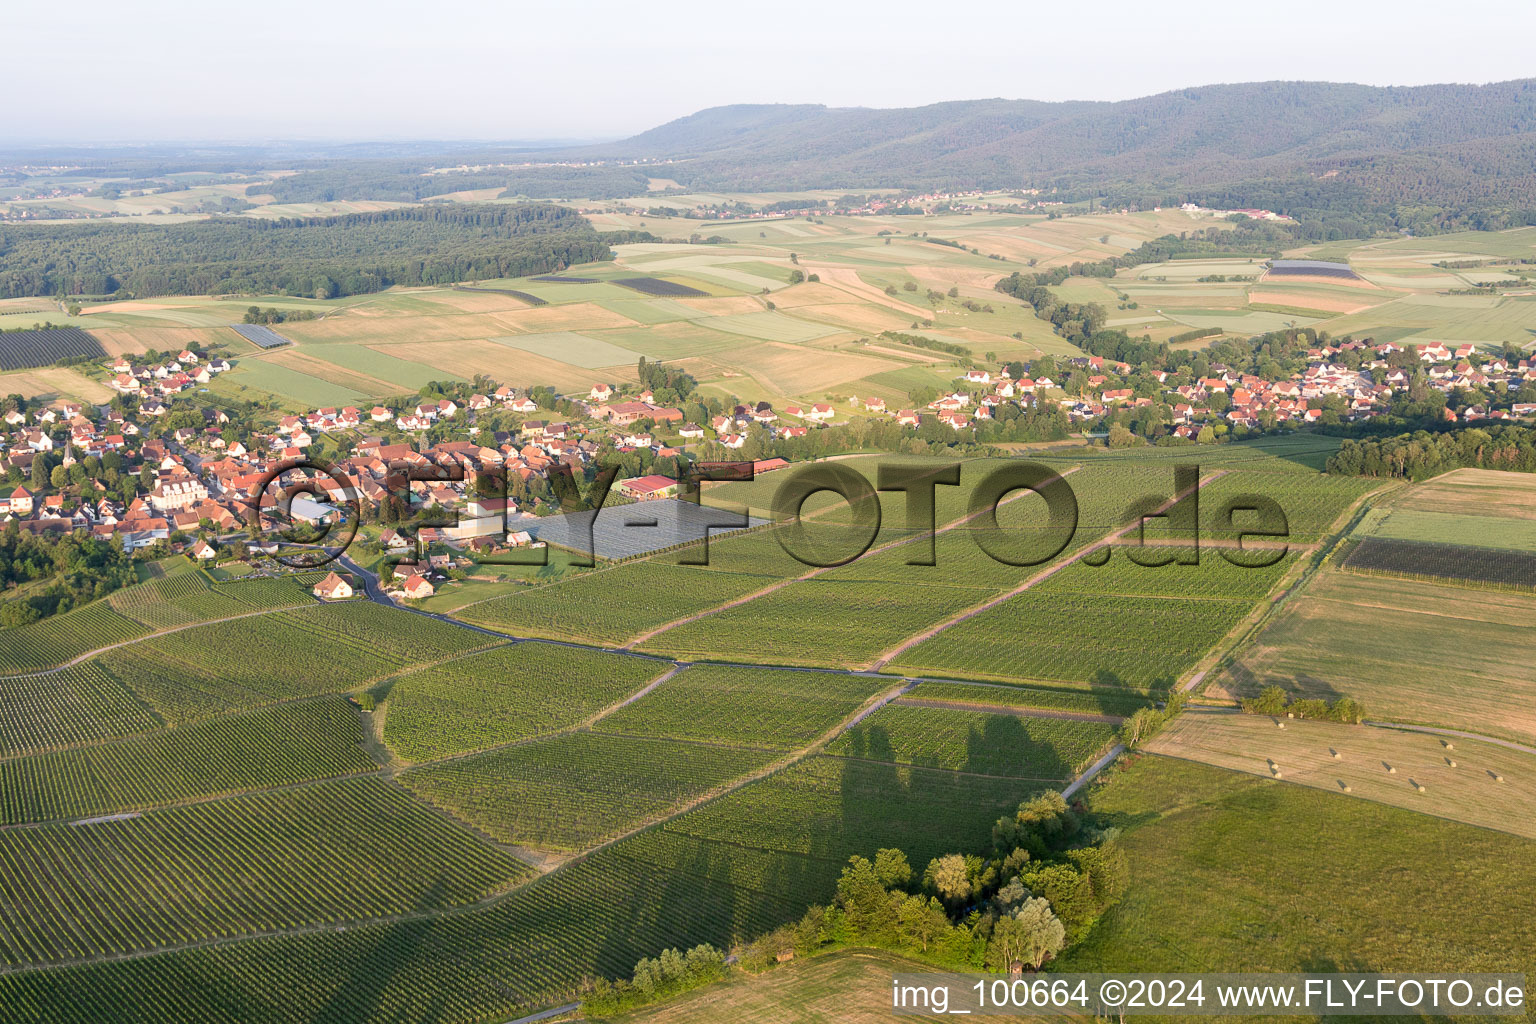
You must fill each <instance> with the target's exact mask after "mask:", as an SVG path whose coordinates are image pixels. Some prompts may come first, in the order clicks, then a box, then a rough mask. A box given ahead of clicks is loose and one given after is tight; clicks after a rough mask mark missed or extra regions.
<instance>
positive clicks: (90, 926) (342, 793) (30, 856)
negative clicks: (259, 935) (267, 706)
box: [0, 779, 527, 965]
mask: <svg viewBox="0 0 1536 1024" xmlns="http://www.w3.org/2000/svg"><path fill="white" fill-rule="evenodd" d="M526 874H527V869H526V868H525V867H523V866H522V865H521V864H520V863H519V862H517V861H516V860H513V859H512V858H510V857H508V856H506V855H504V854H501V853H499V852H498V851H496V850H494V849H493V848H491V847H489V846H486V845H484V844H482V843H480V842H479V841H478V840H476V839H474V838H473V837H471V836H469V835H468V834H467V833H465V832H463V831H462V830H460V829H457V828H455V827H454V826H453V825H452V824H450V823H448V822H446V821H444V820H443V818H441V817H440V816H439V815H436V814H433V813H432V812H431V811H429V810H427V809H425V808H422V807H420V806H418V805H416V804H415V803H414V802H413V801H412V800H411V799H410V798H409V797H408V796H407V795H406V794H404V793H403V792H401V791H400V790H399V789H397V788H395V787H393V786H390V785H389V784H387V783H385V782H383V781H381V780H378V779H352V780H344V781H340V782H334V783H325V784H320V785H315V786H309V787H304V788H300V789H296V790H289V791H285V792H281V793H267V794H257V795H253V796H249V797H242V798H240V799H236V800H225V801H217V802H213V803H202V804H193V805H190V806H186V807H176V808H171V809H168V810H163V811H156V812H153V813H150V814H147V815H144V816H142V817H136V818H127V819H118V820H113V821H103V822H99V823H94V824H88V825H54V826H48V827H44V828H28V829H10V830H6V831H3V832H0V962H3V963H5V964H8V965H19V964H27V963H34V962H47V961H57V960H68V959H77V958H85V957H93V956H99V955H103V954H111V953H120V952H125V951H130V950H140V949H151V948H155V947H158V946H165V945H178V944H186V943H194V942H201V941H205V940H208V939H216V938H223V937H227V936H233V935H241V934H248V933H252V932H259V931H266V930H272V929H278V928H293V927H298V926H301V925H306V924H314V923H320V922H336V921H349V920H359V919H366V918H370V917H378V916H382V915H385V914H393V913H402V912H407V911H413V910H425V909H432V908H441V907H447V906H452V905H455V904H460V903H465V902H472V901H474V900H477V899H481V898H483V897H485V896H487V895H490V894H492V893H494V892H496V891H498V890H501V889H503V888H505V887H507V886H508V885H510V884H512V883H514V882H516V881H517V880H519V879H521V878H523V877H525V876H526Z"/></svg>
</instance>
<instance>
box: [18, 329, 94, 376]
mask: <svg viewBox="0 0 1536 1024" xmlns="http://www.w3.org/2000/svg"><path fill="white" fill-rule="evenodd" d="M106 354H107V350H106V349H104V348H102V347H101V342H99V341H97V340H96V338H95V337H94V336H93V335H90V334H87V333H86V332H85V331H82V330H81V329H80V328H78V327H56V328H53V329H52V330H48V329H44V330H38V331H6V332H5V333H3V334H0V370H27V369H31V368H32V367H34V366H51V365H53V364H54V363H57V362H58V361H59V360H61V359H78V358H79V357H81V356H90V357H91V358H93V359H101V358H105V357H106Z"/></svg>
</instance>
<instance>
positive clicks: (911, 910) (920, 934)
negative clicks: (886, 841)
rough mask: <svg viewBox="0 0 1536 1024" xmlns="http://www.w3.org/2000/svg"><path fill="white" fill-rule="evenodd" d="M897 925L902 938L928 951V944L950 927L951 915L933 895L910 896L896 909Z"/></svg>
mask: <svg viewBox="0 0 1536 1024" xmlns="http://www.w3.org/2000/svg"><path fill="white" fill-rule="evenodd" d="M903 859H905V858H903ZM896 927H897V930H898V931H899V932H900V934H901V937H902V938H904V939H906V940H907V941H908V942H912V943H914V944H916V945H917V946H918V948H920V949H921V950H922V951H923V952H925V953H926V952H928V944H929V943H930V942H932V941H933V940H934V939H935V938H937V937H938V936H940V935H942V934H943V933H944V930H945V929H946V928H948V927H949V916H948V915H947V914H945V913H944V906H943V904H941V903H940V902H939V901H938V900H937V899H935V898H933V897H932V896H929V897H928V898H927V899H923V897H921V896H908V897H907V898H906V899H905V900H903V901H902V903H901V907H900V908H899V909H898V910H897V911H896Z"/></svg>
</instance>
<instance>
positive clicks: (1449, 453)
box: [1325, 424, 1536, 480]
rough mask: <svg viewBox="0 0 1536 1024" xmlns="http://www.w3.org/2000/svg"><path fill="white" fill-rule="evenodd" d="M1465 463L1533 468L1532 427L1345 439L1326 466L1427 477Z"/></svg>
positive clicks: (1535, 435)
mask: <svg viewBox="0 0 1536 1024" xmlns="http://www.w3.org/2000/svg"><path fill="white" fill-rule="evenodd" d="M1463 467H1475V468H1479V469H1505V470H1515V471H1518V472H1521V473H1536V429H1532V428H1531V427H1522V426H1517V425H1514V424H1500V425H1496V426H1489V427H1468V428H1464V429H1461V430H1448V431H1444V432H1441V433H1431V432H1429V431H1427V430H1418V431H1414V432H1413V433H1411V434H1398V435H1396V436H1393V437H1383V438H1372V439H1367V440H1354V439H1346V440H1345V441H1344V444H1343V445H1342V446H1341V447H1340V448H1339V450H1338V451H1337V452H1336V453H1335V454H1334V455H1332V456H1330V457H1329V459H1328V462H1327V465H1326V467H1325V468H1326V470H1327V471H1328V472H1329V473H1338V474H1341V475H1344V476H1378V477H1392V478H1397V479H1407V480H1426V479H1428V478H1430V477H1432V476H1438V475H1439V474H1441V473H1444V472H1447V471H1449V470H1452V469H1460V468H1463Z"/></svg>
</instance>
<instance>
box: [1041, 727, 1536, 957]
mask: <svg viewBox="0 0 1536 1024" xmlns="http://www.w3.org/2000/svg"><path fill="white" fill-rule="evenodd" d="M1287 731H1289V730H1287ZM1089 805H1090V808H1091V810H1092V811H1093V813H1094V814H1095V815H1097V816H1099V817H1100V818H1101V819H1102V820H1103V821H1104V822H1105V823H1106V824H1110V825H1119V826H1121V827H1123V828H1124V830H1125V831H1124V834H1123V836H1122V838H1121V843H1122V844H1123V847H1124V849H1125V851H1126V854H1127V856H1128V859H1129V862H1130V866H1131V885H1130V888H1129V890H1128V891H1127V893H1126V895H1125V897H1124V898H1123V899H1122V900H1121V901H1120V903H1118V904H1117V905H1116V906H1114V907H1112V908H1111V909H1110V910H1109V911H1108V912H1107V913H1106V914H1105V915H1104V917H1103V918H1102V919H1101V920H1100V922H1099V923H1098V925H1097V926H1096V927H1095V928H1094V929H1093V931H1092V932H1090V933H1089V934H1088V936H1087V938H1086V939H1085V940H1084V941H1083V942H1082V943H1081V944H1080V945H1078V946H1076V947H1074V948H1072V949H1070V950H1068V951H1067V953H1066V954H1065V955H1064V956H1063V957H1061V958H1060V959H1058V960H1056V961H1055V962H1054V963H1053V964H1052V970H1054V971H1106V970H1108V971H1123V972H1151V971H1186V972H1187V971H1318V970H1322V971H1366V972H1376V971H1380V972H1411V971H1417V970H1422V969H1423V968H1424V965H1425V964H1445V965H1448V966H1449V965H1454V969H1455V970H1458V971H1523V972H1530V971H1531V970H1532V969H1533V968H1536V960H1533V955H1532V951H1533V950H1536V922H1533V921H1532V919H1531V917H1530V915H1528V914H1526V913H1524V912H1523V910H1522V908H1521V907H1520V902H1519V901H1518V900H1510V899H1509V898H1508V894H1510V893H1516V892H1529V891H1531V889H1532V887H1533V886H1536V857H1533V856H1532V853H1533V851H1536V846H1533V844H1532V842H1531V841H1530V840H1528V839H1523V838H1520V837H1518V836H1512V835H1509V834H1507V833H1503V832H1494V831H1490V830H1487V829H1480V828H1474V827H1472V826H1469V825H1463V824H1460V823H1457V822H1450V821H1443V820H1440V819H1437V818H1434V817H1430V816H1427V815H1423V814H1416V813H1414V812H1413V811H1409V810H1404V809H1402V808H1399V807H1390V806H1387V805H1385V804H1381V803H1376V802H1373V801H1370V800H1355V799H1351V798H1350V797H1348V796H1345V795H1343V794H1342V793H1327V792H1322V791H1319V790H1317V789H1312V788H1310V787H1307V786H1294V785H1289V784H1287V783H1286V782H1280V781H1275V780H1272V779H1260V778H1255V777H1254V776H1252V775H1249V774H1245V773H1241V772H1233V771H1227V770H1224V769H1220V768H1212V767H1209V766H1206V765H1200V764H1192V763H1189V762H1184V761H1176V760H1171V759H1168V758H1162V757H1157V756H1152V755H1146V756H1139V757H1136V758H1134V759H1132V760H1131V761H1130V762H1129V763H1127V764H1126V767H1125V768H1124V769H1122V770H1119V771H1116V772H1113V773H1112V774H1111V776H1110V777H1109V779H1108V781H1107V782H1106V784H1104V785H1102V786H1096V787H1094V788H1093V789H1092V791H1091V795H1090V797H1089ZM1437 864H1438V865H1447V866H1449V867H1448V868H1447V870H1426V869H1425V866H1426V865H1437ZM1447 907H1477V908H1479V909H1478V914H1479V923H1478V925H1477V927H1476V928H1470V929H1469V928H1468V927H1466V922H1465V921H1464V920H1463V919H1461V918H1460V916H1459V915H1456V914H1448V913H1445V908H1447Z"/></svg>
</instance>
